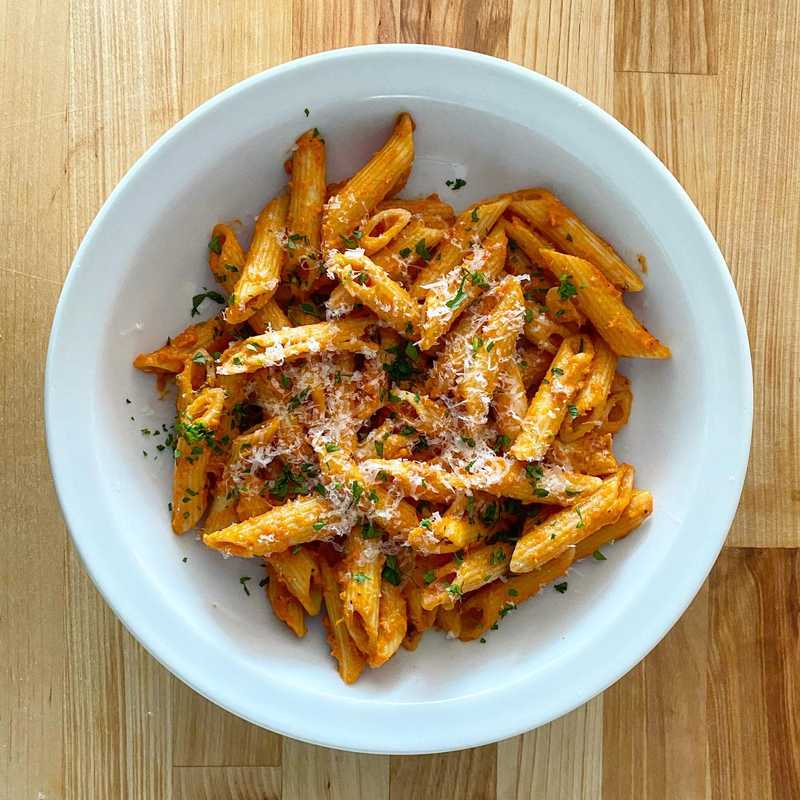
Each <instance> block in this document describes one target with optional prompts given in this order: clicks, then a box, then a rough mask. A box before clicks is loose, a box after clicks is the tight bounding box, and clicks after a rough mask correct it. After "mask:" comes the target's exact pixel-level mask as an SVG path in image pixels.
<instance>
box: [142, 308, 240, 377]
mask: <svg viewBox="0 0 800 800" xmlns="http://www.w3.org/2000/svg"><path fill="white" fill-rule="evenodd" d="M232 333H233V332H232V331H231V329H230V328H229V326H228V325H226V324H225V322H223V321H222V320H220V319H217V318H214V319H209V320H206V321H205V322H199V323H197V324H196V325H190V326H189V327H188V328H186V329H185V330H182V331H181V332H180V333H178V334H176V335H175V336H172V337H171V338H169V339H167V343H166V344H165V345H164V346H163V347H159V348H158V350H153V352H152V353H140V354H139V355H138V356H136V358H135V359H134V361H133V366H134V367H136V369H139V370H141V371H142V372H154V373H157V374H172V375H175V374H177V373H179V372H182V371H183V369H184V367H185V366H186V362H187V361H188V360H189V359H191V358H192V356H193V355H194V354H195V353H196V352H197V351H198V350H207V351H210V352H214V351H215V350H217V349H219V348H220V347H221V348H225V346H226V345H227V343H228V341H229V340H230V338H231V336H232Z"/></svg>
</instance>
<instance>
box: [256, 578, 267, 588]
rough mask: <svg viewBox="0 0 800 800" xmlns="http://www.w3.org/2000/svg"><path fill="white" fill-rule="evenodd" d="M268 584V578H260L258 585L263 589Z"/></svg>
mask: <svg viewBox="0 0 800 800" xmlns="http://www.w3.org/2000/svg"><path fill="white" fill-rule="evenodd" d="M268 583H269V578H262V579H261V580H260V581H259V582H258V585H259V586H260V587H261V588H262V589H263V588H264V587H265V586H266V585H267V584H268Z"/></svg>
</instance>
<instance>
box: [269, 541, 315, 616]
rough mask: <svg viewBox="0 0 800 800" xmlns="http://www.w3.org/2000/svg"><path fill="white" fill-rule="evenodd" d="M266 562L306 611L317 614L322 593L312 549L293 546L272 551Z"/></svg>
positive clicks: (312, 614)
mask: <svg viewBox="0 0 800 800" xmlns="http://www.w3.org/2000/svg"><path fill="white" fill-rule="evenodd" d="M266 562H267V564H268V566H269V567H270V568H271V569H272V570H273V571H274V572H275V574H276V575H277V576H278V578H279V579H280V580H281V581H282V582H283V583H284V584H285V585H286V588H287V589H288V590H289V592H290V593H291V594H292V595H293V596H294V597H296V598H297V600H298V601H299V602H300V604H301V605H302V606H303V608H304V609H305V610H306V613H308V614H310V615H311V616H314V615H316V614H319V609H320V605H321V603H322V594H321V592H320V589H319V582H320V577H319V563H318V561H317V555H316V553H315V552H314V551H313V550H310V549H309V548H308V547H293V548H292V549H291V550H285V551H284V552H282V553H273V554H272V555H271V556H269V557H268V558H267V559H266Z"/></svg>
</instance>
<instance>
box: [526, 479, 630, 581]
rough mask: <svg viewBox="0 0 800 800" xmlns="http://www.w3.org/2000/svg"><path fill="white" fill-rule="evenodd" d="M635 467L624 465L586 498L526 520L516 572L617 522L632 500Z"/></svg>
mask: <svg viewBox="0 0 800 800" xmlns="http://www.w3.org/2000/svg"><path fill="white" fill-rule="evenodd" d="M632 491H633V467H631V466H630V465H628V464H623V465H622V466H621V467H620V468H619V470H617V472H616V473H614V475H612V476H610V477H609V478H606V479H605V480H604V481H603V483H602V484H601V485H600V488H599V489H598V490H597V491H596V492H594V493H593V494H591V495H589V497H587V498H586V499H585V500H581V502H580V503H578V504H576V505H574V506H573V507H572V508H565V509H563V510H562V511H558V512H556V513H555V514H553V515H552V516H550V517H548V518H547V519H546V520H545V521H544V522H538V521H537V520H536V519H529V520H526V522H525V525H524V527H523V529H522V536H521V537H520V538H519V540H518V541H517V543H516V545H515V546H514V555H513V557H512V559H511V571H512V572H530V571H531V570H532V569H536V568H537V567H540V566H541V565H542V564H544V563H546V562H547V561H550V560H551V559H553V558H556V557H557V556H560V555H561V554H562V553H563V552H564V551H565V550H567V549H568V548H570V547H574V546H575V545H577V544H578V542H580V541H582V540H583V539H585V538H587V537H588V536H591V535H592V534H593V533H594V532H595V531H597V530H599V529H600V528H602V527H603V526H604V525H610V524H611V523H613V522H616V521H617V520H618V519H619V517H620V515H621V514H622V512H623V511H624V510H625V508H626V506H627V505H628V503H630V500H631V494H632Z"/></svg>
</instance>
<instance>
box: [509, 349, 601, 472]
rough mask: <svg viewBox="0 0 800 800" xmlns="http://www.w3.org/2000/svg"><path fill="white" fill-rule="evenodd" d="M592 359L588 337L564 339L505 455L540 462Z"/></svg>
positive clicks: (568, 409) (556, 432) (566, 412)
mask: <svg viewBox="0 0 800 800" xmlns="http://www.w3.org/2000/svg"><path fill="white" fill-rule="evenodd" d="M593 355H594V353H593V347H592V343H591V340H590V339H589V338H588V337H580V336H571V337H569V338H568V339H564V341H563V342H562V343H561V347H559V349H558V352H557V353H556V355H555V358H554V359H553V362H552V364H551V365H550V369H549V370H548V373H547V376H546V377H544V378H542V382H541V383H540V384H539V388H538V389H537V390H536V394H535V395H534V397H533V400H531V404H530V406H529V407H528V412H527V414H526V415H525V419H524V420H523V421H522V431H521V432H520V434H519V436H517V438H516V439H515V441H514V444H513V445H512V446H511V450H510V451H509V452H510V453H511V455H512V456H514V458H517V459H519V460H521V461H540V460H541V459H543V458H544V456H545V454H546V453H547V450H548V448H549V447H550V445H551V444H552V443H553V440H554V439H555V438H556V435H557V434H558V429H559V428H560V427H561V423H562V422H563V421H564V417H565V416H566V415H567V414H568V413H571V412H570V405H571V404H572V403H571V401H572V399H573V398H574V397H575V395H576V394H577V392H578V390H579V389H580V387H581V385H582V382H583V380H584V377H585V375H586V372H587V370H588V369H589V365H590V364H591V362H592V357H593Z"/></svg>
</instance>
